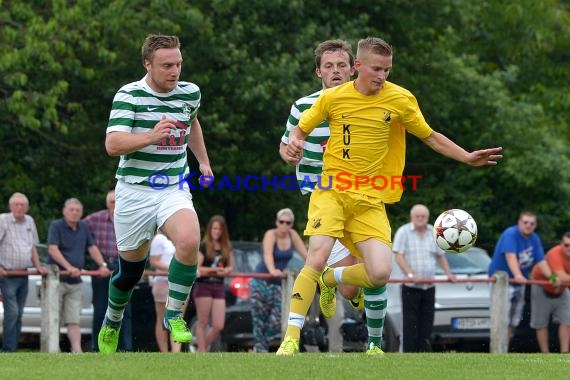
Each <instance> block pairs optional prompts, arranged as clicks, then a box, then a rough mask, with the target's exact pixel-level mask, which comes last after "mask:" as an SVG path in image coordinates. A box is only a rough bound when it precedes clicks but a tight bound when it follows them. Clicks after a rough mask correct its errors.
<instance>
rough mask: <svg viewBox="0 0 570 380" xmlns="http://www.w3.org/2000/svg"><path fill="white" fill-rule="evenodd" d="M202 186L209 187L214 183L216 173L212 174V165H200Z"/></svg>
mask: <svg viewBox="0 0 570 380" xmlns="http://www.w3.org/2000/svg"><path fill="white" fill-rule="evenodd" d="M199 169H200V173H202V175H201V176H200V179H199V181H200V186H202V187H209V186H210V185H211V184H212V183H213V182H214V173H213V172H212V168H211V167H210V165H206V164H200V167H199Z"/></svg>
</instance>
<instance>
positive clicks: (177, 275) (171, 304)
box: [166, 257, 198, 319]
mask: <svg viewBox="0 0 570 380" xmlns="http://www.w3.org/2000/svg"><path fill="white" fill-rule="evenodd" d="M197 269H198V266H197V265H185V264H182V263H181V262H180V261H178V260H177V259H176V257H173V258H172V260H171V261H170V266H169V267H168V300H167V302H166V318H167V319H173V318H176V317H178V316H179V315H180V314H182V307H183V306H184V302H185V301H186V299H187V298H188V294H190V290H191V289H192V285H193V284H194V280H196V271H197Z"/></svg>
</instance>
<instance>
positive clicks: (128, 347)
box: [91, 276, 133, 352]
mask: <svg viewBox="0 0 570 380" xmlns="http://www.w3.org/2000/svg"><path fill="white" fill-rule="evenodd" d="M91 288H92V289H93V301H92V302H93V335H92V342H93V351H94V352H99V343H98V341H97V337H98V336H99V331H101V325H102V324H103V319H105V312H106V311H107V301H108V297H109V277H103V278H101V277H95V276H93V277H91ZM131 314H132V313H131V302H129V304H128V305H127V307H126V308H125V314H123V322H122V323H121V332H120V333H119V347H118V350H119V351H132V350H133V328H132V318H131Z"/></svg>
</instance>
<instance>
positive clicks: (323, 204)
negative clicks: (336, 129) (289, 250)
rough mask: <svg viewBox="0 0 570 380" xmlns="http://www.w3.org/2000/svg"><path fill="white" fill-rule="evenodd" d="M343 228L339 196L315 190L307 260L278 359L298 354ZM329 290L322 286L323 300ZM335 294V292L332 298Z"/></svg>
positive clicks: (309, 221) (333, 290)
mask: <svg viewBox="0 0 570 380" xmlns="http://www.w3.org/2000/svg"><path fill="white" fill-rule="evenodd" d="M343 228H344V211H343V207H342V202H341V199H340V198H339V195H338V193H336V192H335V191H332V190H325V191H321V190H315V192H313V194H312V195H311V201H310V204H309V212H308V221H307V228H306V229H305V234H306V235H309V236H310V238H309V250H308V255H307V260H306V261H305V266H304V267H303V268H302V269H301V271H300V273H299V275H298V276H297V278H296V279H295V283H294V285H293V291H292V296H291V304H290V307H289V317H288V325H287V331H286V333H285V337H284V341H283V343H281V346H280V347H279V350H278V351H277V355H293V354H296V353H297V352H298V351H299V340H300V335H301V328H302V327H303V324H304V323H305V317H306V316H307V313H308V311H309V307H310V306H311V303H312V301H313V298H314V297H315V293H316V288H317V283H318V282H319V281H320V280H319V278H320V276H321V273H322V271H323V269H324V267H325V264H326V261H327V259H328V258H329V256H330V253H331V250H332V247H333V245H334V242H335V238H338V237H340V236H341V235H342V230H343ZM335 286H336V285H335ZM327 290H329V289H327V287H323V286H322V283H321V296H322V295H323V291H327ZM329 293H330V292H329ZM334 293H335V289H334V288H333V289H332V295H333V298H334ZM331 301H334V299H333V300H331ZM331 305H332V302H331ZM331 309H332V310H334V309H336V305H334V306H331Z"/></svg>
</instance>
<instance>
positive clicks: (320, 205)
mask: <svg viewBox="0 0 570 380" xmlns="http://www.w3.org/2000/svg"><path fill="white" fill-rule="evenodd" d="M308 217H309V220H308V221H307V228H306V229H305V235H308V236H311V235H325V236H332V237H335V238H338V239H339V240H340V242H341V243H342V244H344V246H345V247H347V248H348V249H349V250H350V252H351V254H353V255H354V256H356V257H358V258H360V259H362V255H361V254H360V252H358V250H357V249H356V247H355V244H356V243H358V242H361V241H365V240H368V239H370V238H374V239H377V240H379V241H381V242H383V243H385V244H387V245H388V246H389V247H391V246H392V229H391V228H390V222H389V221H388V216H387V215H386V207H385V205H384V203H383V202H382V201H381V200H380V199H379V198H373V197H370V196H368V195H365V194H358V193H351V192H347V191H337V190H334V189H332V190H320V189H316V190H315V191H313V193H312V194H311V201H310V203H309V212H308Z"/></svg>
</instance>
